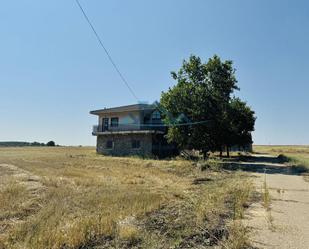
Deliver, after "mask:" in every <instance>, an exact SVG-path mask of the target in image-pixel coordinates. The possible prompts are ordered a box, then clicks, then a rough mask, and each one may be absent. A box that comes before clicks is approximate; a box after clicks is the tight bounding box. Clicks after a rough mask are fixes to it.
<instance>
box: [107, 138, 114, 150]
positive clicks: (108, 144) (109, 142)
mask: <svg viewBox="0 0 309 249" xmlns="http://www.w3.org/2000/svg"><path fill="white" fill-rule="evenodd" d="M113 147H114V142H113V141H112V140H108V141H107V142H106V148H107V149H112V148H113Z"/></svg>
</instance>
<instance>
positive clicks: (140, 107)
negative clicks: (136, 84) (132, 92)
mask: <svg viewBox="0 0 309 249" xmlns="http://www.w3.org/2000/svg"><path fill="white" fill-rule="evenodd" d="M153 109H155V105H149V104H134V105H125V106H118V107H112V108H104V109H99V110H94V111H91V112H90V114H94V115H99V114H108V113H115V112H130V111H141V110H153Z"/></svg>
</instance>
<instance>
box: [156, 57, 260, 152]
mask: <svg viewBox="0 0 309 249" xmlns="http://www.w3.org/2000/svg"><path fill="white" fill-rule="evenodd" d="M171 74H172V77H173V79H174V80H176V82H177V83H176V85H174V86H173V87H171V88H169V90H168V91H167V92H162V95H161V100H160V105H161V108H162V109H163V110H166V113H165V114H164V121H165V123H167V124H176V125H170V126H169V128H168V134H167V139H168V141H169V142H174V143H176V144H177V145H178V146H179V148H180V149H195V150H200V151H202V153H203V154H204V156H205V157H206V156H207V155H208V152H210V151H212V152H214V151H220V154H221V155H222V152H223V151H225V150H226V152H227V155H228V156H229V149H230V148H231V147H232V146H239V147H241V146H246V145H248V144H250V143H252V137H251V132H252V131H254V124H255V119H256V117H255V113H254V111H252V110H251V108H250V107H249V106H248V105H247V104H246V102H244V101H242V100H241V99H240V98H238V97H236V96H235V95H234V92H235V91H236V90H239V87H238V86H237V80H236V77H235V69H234V68H233V63H232V61H221V59H220V58H219V57H218V56H216V55H215V56H213V57H212V58H210V59H209V60H208V62H207V63H202V61H201V59H200V58H199V57H197V56H191V57H190V58H189V60H188V61H186V60H185V61H184V62H183V64H182V67H181V68H180V69H179V71H178V72H172V73H171Z"/></svg>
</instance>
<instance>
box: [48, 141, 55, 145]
mask: <svg viewBox="0 0 309 249" xmlns="http://www.w3.org/2000/svg"><path fill="white" fill-rule="evenodd" d="M46 146H56V144H55V142H54V141H49V142H48V143H47V144H46Z"/></svg>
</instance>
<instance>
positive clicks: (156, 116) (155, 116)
mask: <svg viewBox="0 0 309 249" xmlns="http://www.w3.org/2000/svg"><path fill="white" fill-rule="evenodd" d="M151 119H155V120H158V119H161V114H160V112H159V111H154V112H153V113H152V115H151Z"/></svg>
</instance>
